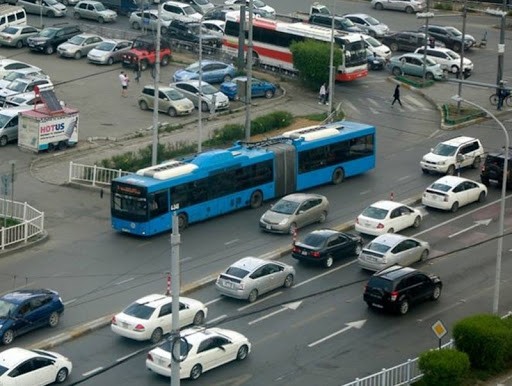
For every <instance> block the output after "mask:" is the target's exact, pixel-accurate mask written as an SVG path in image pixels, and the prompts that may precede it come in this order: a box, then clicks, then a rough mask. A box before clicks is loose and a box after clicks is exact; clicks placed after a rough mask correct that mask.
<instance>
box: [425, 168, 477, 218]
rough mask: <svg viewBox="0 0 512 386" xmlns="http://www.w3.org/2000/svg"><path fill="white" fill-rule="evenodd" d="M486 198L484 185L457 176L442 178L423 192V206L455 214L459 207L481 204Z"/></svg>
mask: <svg viewBox="0 0 512 386" xmlns="http://www.w3.org/2000/svg"><path fill="white" fill-rule="evenodd" d="M485 197H487V188H486V187H485V185H484V184H480V183H478V182H475V181H472V180H469V179H467V178H462V177H457V176H444V177H441V178H440V179H438V180H437V181H435V182H434V183H433V184H431V185H430V186H429V187H428V188H427V189H425V191H424V192H423V196H422V198H421V203H422V204H423V205H425V206H428V207H431V208H437V209H443V210H450V211H452V212H456V211H457V210H458V209H459V208H460V207H461V206H464V205H468V204H471V203H472V202H483V201H484V200H485Z"/></svg>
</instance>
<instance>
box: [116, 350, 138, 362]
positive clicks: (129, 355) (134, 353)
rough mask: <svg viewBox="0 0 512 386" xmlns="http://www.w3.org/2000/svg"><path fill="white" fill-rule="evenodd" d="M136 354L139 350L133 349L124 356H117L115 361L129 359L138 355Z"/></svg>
mask: <svg viewBox="0 0 512 386" xmlns="http://www.w3.org/2000/svg"><path fill="white" fill-rule="evenodd" d="M138 354H140V350H137V351H134V352H132V353H130V354H128V355H125V356H124V357H121V358H117V359H116V362H124V361H125V360H127V359H130V358H131V357H133V356H135V355H138Z"/></svg>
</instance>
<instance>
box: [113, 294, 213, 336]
mask: <svg viewBox="0 0 512 386" xmlns="http://www.w3.org/2000/svg"><path fill="white" fill-rule="evenodd" d="M207 313H208V309H207V308H206V306H205V305H204V304H203V303H201V302H199V301H197V300H194V299H190V298H185V297H180V315H179V320H180V326H179V327H180V328H182V327H185V326H188V325H191V324H193V325H200V324H203V322H204V320H205V318H206V315H207ZM110 327H111V329H112V331H113V332H114V333H116V334H118V335H121V336H124V337H126V338H130V339H134V340H139V341H141V340H150V341H151V342H153V343H157V342H159V341H160V340H161V339H162V336H163V335H164V334H167V333H169V332H171V330H172V297H171V296H166V295H158V294H153V295H148V296H145V297H143V298H141V299H139V300H137V301H135V302H133V303H132V304H130V305H129V306H128V307H126V308H125V309H124V310H123V311H122V312H121V313H119V314H117V315H115V316H114V317H113V318H112V323H111V325H110Z"/></svg>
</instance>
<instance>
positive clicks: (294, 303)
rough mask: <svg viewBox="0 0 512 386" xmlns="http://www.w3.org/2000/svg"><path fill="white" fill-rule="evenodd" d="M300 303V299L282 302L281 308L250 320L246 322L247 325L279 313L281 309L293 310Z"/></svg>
mask: <svg viewBox="0 0 512 386" xmlns="http://www.w3.org/2000/svg"><path fill="white" fill-rule="evenodd" d="M301 304H302V300H301V301H298V302H293V303H287V304H283V306H282V308H280V309H278V310H275V311H274V312H271V313H270V314H267V315H264V316H262V317H261V318H258V319H254V320H251V321H250V322H249V323H248V324H249V326H251V325H253V324H255V323H258V322H261V321H262V320H265V319H268V318H270V317H271V316H274V315H277V314H280V313H281V312H283V311H288V310H292V311H295V310H296V309H297V308H299V307H300V305H301Z"/></svg>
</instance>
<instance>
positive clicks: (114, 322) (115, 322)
mask: <svg viewBox="0 0 512 386" xmlns="http://www.w3.org/2000/svg"><path fill="white" fill-rule="evenodd" d="M112 324H117V320H116V317H115V316H112Z"/></svg>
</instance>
